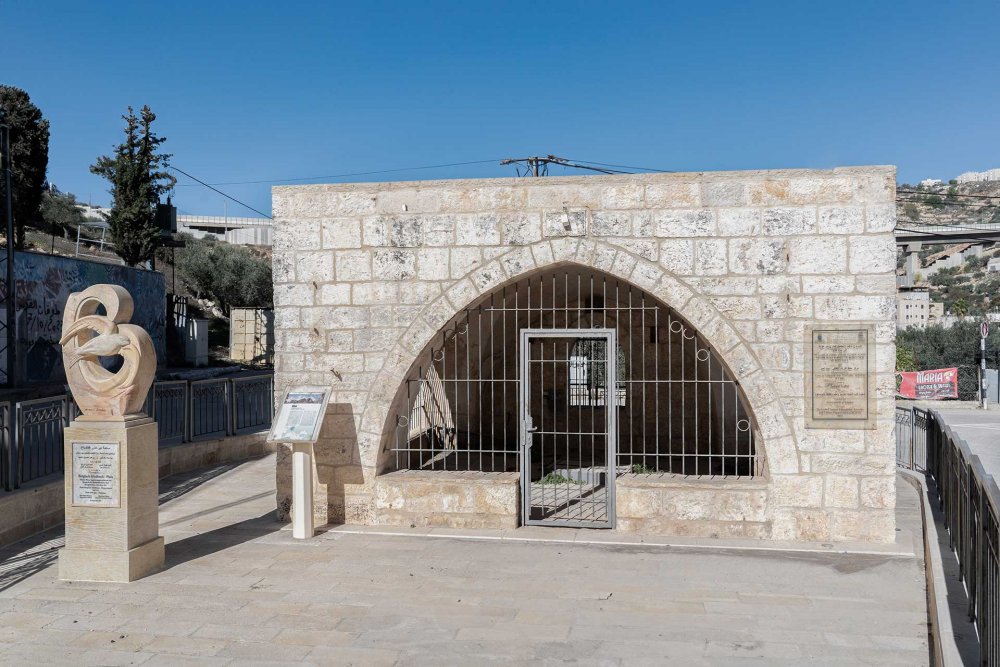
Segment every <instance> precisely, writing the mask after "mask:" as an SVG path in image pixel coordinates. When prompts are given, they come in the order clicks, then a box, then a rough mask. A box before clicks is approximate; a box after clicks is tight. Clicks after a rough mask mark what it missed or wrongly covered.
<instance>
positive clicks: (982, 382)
mask: <svg viewBox="0 0 1000 667" xmlns="http://www.w3.org/2000/svg"><path fill="white" fill-rule="evenodd" d="M979 397H980V400H981V402H982V408H983V410H985V409H986V336H980V338H979Z"/></svg>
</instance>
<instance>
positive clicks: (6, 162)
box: [0, 125, 17, 387]
mask: <svg viewBox="0 0 1000 667" xmlns="http://www.w3.org/2000/svg"><path fill="white" fill-rule="evenodd" d="M0 169H2V170H3V193H4V197H3V199H4V204H3V210H4V219H5V221H6V223H7V224H6V231H7V271H6V275H5V276H4V294H3V297H4V299H5V300H6V306H7V308H6V318H7V322H6V327H4V329H5V330H4V333H5V334H6V337H7V339H6V341H2V342H4V343H5V344H6V349H5V352H6V353H7V354H6V356H7V358H6V362H7V367H6V369H5V370H6V373H5V374H6V376H7V377H6V378H4V379H5V380H6V382H5V384H6V385H7V386H8V387H13V386H14V385H15V384H16V381H15V377H16V369H15V367H14V365H15V362H16V360H17V359H16V355H17V302H16V299H17V291H16V290H15V289H14V193H13V190H12V189H11V176H10V172H11V166H10V128H9V127H8V126H6V125H0Z"/></svg>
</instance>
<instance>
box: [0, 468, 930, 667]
mask: <svg viewBox="0 0 1000 667" xmlns="http://www.w3.org/2000/svg"><path fill="white" fill-rule="evenodd" d="M204 477H205V481H203V482H202V483H200V484H197V485H193V484H186V485H185V487H184V492H183V493H180V494H177V493H173V494H170V495H168V496H167V497H169V500H167V501H166V502H164V504H163V505H161V525H162V526H163V528H162V533H163V535H164V537H165V538H166V541H167V567H166V569H165V570H164V571H162V572H160V573H157V574H154V575H152V576H150V577H148V578H146V579H143V580H141V581H138V582H134V583H132V584H94V583H70V582H61V581H59V580H58V579H57V568H56V564H55V559H54V555H55V553H56V550H57V549H58V547H59V546H60V535H59V533H58V532H57V531H52V532H50V533H48V534H46V535H42V536H39V537H36V538H34V539H33V540H31V541H28V542H23V543H21V544H19V545H13V546H12V547H10V548H8V549H6V550H4V551H2V552H0V664H40V665H47V664H53V665H58V664H67V665H70V664H71V665H74V666H75V667H76V666H79V665H106V664H142V665H187V664H191V665H200V664H212V665H227V664H231V665H247V664H252V665H264V664H275V665H281V664H288V665H291V664H296V665H302V664H316V665H328V664H359V665H360V664H364V665H379V664H385V665H411V664H412V665H423V664H426V665H451V664H463V665H465V664H484V663H507V664H511V663H526V662H538V663H543V664H558V663H563V662H577V663H581V664H599V665H623V664H630V665H631V664H664V663H667V662H674V663H676V664H685V665H700V664H706V665H729V664H762V665H763V664H766V665H782V664H787V665H793V664H794V665H801V664H803V663H805V662H809V663H810V664H812V663H816V664H831V665H832V664H906V665H922V664H927V663H928V650H927V647H928V644H927V611H926V591H925V588H924V572H923V559H922V554H920V553H917V552H915V550H914V538H915V536H918V535H919V534H920V527H919V505H918V504H917V503H918V500H917V496H916V491H915V490H914V489H913V488H912V487H911V486H910V485H908V484H905V483H903V484H901V485H899V486H898V493H899V499H900V502H899V508H898V510H897V515H898V519H899V524H900V531H899V535H900V537H899V539H898V540H897V541H896V543H895V544H893V545H887V546H885V547H878V546H875V547H872V546H870V545H869V546H865V545H857V546H858V548H857V549H856V550H855V551H853V552H852V551H851V549H850V548H849V547H850V545H848V546H845V545H826V546H824V545H814V544H796V543H791V544H780V545H774V544H767V543H761V542H757V541H738V542H732V541H721V540H719V541H713V540H700V541H699V540H673V541H672V540H670V539H649V540H645V539H634V538H631V536H630V538H629V539H626V538H625V536H621V537H622V539H616V535H615V534H614V533H610V532H607V531H605V532H601V533H597V532H594V531H587V530H583V529H553V530H534V529H532V530H524V531H521V530H514V531H495V532H490V531H469V532H468V533H467V534H462V533H461V531H458V532H452V531H444V530H439V529H435V530H432V531H426V530H425V531H407V530H405V529H403V530H395V529H388V528H385V527H382V528H381V529H378V530H373V529H365V528H359V527H336V528H332V529H330V530H327V531H325V532H323V533H321V534H320V535H318V536H317V537H316V538H315V539H312V540H307V541H299V540H294V539H293V538H292V537H291V531H290V529H288V527H287V526H286V525H284V524H279V523H277V522H275V521H274V520H273V502H274V460H273V457H268V458H265V459H261V460H258V461H252V462H248V463H244V464H242V465H238V466H229V467H227V468H226V469H225V470H222V471H220V472H219V473H218V474H214V475H205V476H204ZM181 482H183V479H181V480H174V481H173V482H171V480H165V484H166V485H167V486H168V487H169V486H170V485H171V484H172V483H173V484H179V483H181ZM168 491H169V490H168ZM914 508H917V509H916V511H914Z"/></svg>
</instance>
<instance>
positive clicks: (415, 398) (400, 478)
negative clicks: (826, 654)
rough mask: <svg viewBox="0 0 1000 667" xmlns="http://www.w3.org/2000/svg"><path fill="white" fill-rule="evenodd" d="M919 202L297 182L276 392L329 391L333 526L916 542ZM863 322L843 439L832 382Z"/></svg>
mask: <svg viewBox="0 0 1000 667" xmlns="http://www.w3.org/2000/svg"><path fill="white" fill-rule="evenodd" d="M894 195H895V173H894V170H893V169H892V168H890V167H859V168H843V169H834V170H828V171H812V170H789V171H748V172H719V173H690V174H650V175H620V176H584V177H565V178H561V177H560V178H557V177H552V178H535V179H523V178H522V179H489V180H453V181H423V182H406V183H362V184H357V183H355V184H338V185H308V186H292V187H276V188H274V191H273V210H274V217H275V225H274V280H275V324H276V328H277V332H276V338H277V340H276V368H277V384H278V387H279V388H284V387H287V386H290V385H295V384H312V385H323V386H330V387H331V388H332V399H331V403H330V408H329V410H328V413H327V416H326V419H325V421H324V425H323V430H322V435H321V439H320V441H319V443H318V444H317V446H316V480H315V481H316V488H317V489H318V495H317V498H318V499H317V502H316V506H315V507H314V508H313V510H314V514H315V516H316V521H317V522H318V523H319V524H322V523H325V522H328V521H329V522H342V521H345V522H347V523H360V524H385V525H405V526H410V525H417V526H431V525H443V526H461V527H515V526H518V525H523V524H526V523H528V524H534V523H541V524H546V525H573V526H594V527H614V528H616V529H618V530H622V531H641V532H649V533H660V534H672V535H694V536H719V537H755V538H768V539H804V540H867V541H883V542H884V541H891V540H893V539H894V518H893V506H894V503H895V492H894V436H893V428H894V415H893V394H894V389H895V385H894V376H893V371H894V362H895V349H894V340H895V331H896V300H895V294H896V293H895V276H894V272H895V243H894V238H893V228H894V225H895V205H894ZM844 325H851V326H852V327H854V329H853V330H852V332H851V333H850V334H849V335H850V336H854V335H855V334H857V336H858V339H857V340H858V341H860V342H859V345H860V346H861V347H859V348H858V349H859V350H860V351H861V352H860V353H859V356H858V357H857V358H858V359H862V362H860V363H863V364H864V366H863V367H864V372H863V373H862V375H861V376H860V377H854V376H851V378H853V379H851V378H848V379H847V380H844V381H843V382H841V385H837V383H836V382H830V381H829V380H830V378H829V377H828V375H829V373H828V374H827V375H826V376H823V377H824V378H825V379H824V380H823V382H824V384H823V386H824V387H826V388H829V387H836V386H841V387H843V386H850V387H855V388H856V390H857V392H861V399H860V407H861V409H862V411H863V419H864V421H863V423H859V422H856V421H855V422H848V421H844V422H842V423H843V426H846V428H845V427H841V426H840V424H841V422H837V421H836V414H833V417H834V419H833V420H832V421H830V420H828V421H826V422H822V423H820V422H816V421H814V418H815V416H816V414H819V413H818V412H817V411H818V410H819V409H820V408H817V407H816V406H817V405H819V403H818V401H819V399H818V398H816V400H813V399H814V397H816V396H819V393H817V391H818V390H813V391H811V393H810V391H807V389H809V388H812V387H814V386H819V385H818V384H817V383H818V382H819V381H818V380H817V379H816V378H815V377H813V373H812V372H811V368H812V366H811V364H813V363H818V362H816V360H817V359H820V357H819V356H814V352H815V350H816V349H819V348H818V347H817V345H820V344H822V342H823V341H824V340H827V339H825V338H824V336H826V335H827V334H826V333H822V332H827V331H828V330H838V327H839V328H844ZM817 331H818V332H821V333H820V334H819V335H818V336H817V335H816V333H815V332H817ZM866 332H870V335H869V334H868V333H866ZM845 335H847V334H845ZM816 341H820V343H816ZM866 341H867V343H866ZM866 344H867V345H868V346H869V347H867V348H866V347H865V345H866ZM866 350H870V354H869V353H868V352H867V351H866ZM821 370H822V369H821ZM826 371H829V369H826ZM818 373H819V371H818V370H817V371H816V377H819V375H818ZM845 377H846V376H845ZM845 382H846V383H848V384H844V383H845ZM851 383H853V384H851ZM823 391H826V389H824V390H823ZM838 391H839V390H838ZM853 391H855V390H854V389H851V390H850V391H847V392H846V393H847V394H850V393H851V392H853ZM854 398H857V397H853V398H852V397H847V398H845V399H844V400H845V401H848V403H849V402H850V401H851V400H854ZM825 400H827V399H824V401H825ZM837 400H840V399H837ZM866 401H867V402H866ZM834 402H835V403H836V402H837V401H834ZM855 404H857V401H855ZM824 405H826V403H824ZM845 405H846V403H845ZM855 407H856V406H855ZM824 409H825V408H824ZM852 409H854V408H852ZM810 411H813V412H810ZM807 413H808V414H807ZM845 414H846V413H845ZM830 416H831V415H827V417H830ZM817 425H818V426H823V427H824V428H811V427H812V426H817ZM290 474H291V473H290V456H289V455H288V452H287V450H279V457H278V464H277V481H278V493H277V505H278V513H279V515H281V516H287V513H288V512H289V508H290V487H291V484H290Z"/></svg>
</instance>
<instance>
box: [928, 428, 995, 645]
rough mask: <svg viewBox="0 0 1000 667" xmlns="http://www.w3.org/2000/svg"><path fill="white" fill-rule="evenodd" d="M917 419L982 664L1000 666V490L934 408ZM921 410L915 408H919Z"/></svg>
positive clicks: (980, 462) (929, 474) (963, 441)
mask: <svg viewBox="0 0 1000 667" xmlns="http://www.w3.org/2000/svg"><path fill="white" fill-rule="evenodd" d="M921 412H923V413H924V417H925V419H924V421H923V423H922V424H921V423H920V422H914V427H915V428H914V430H915V431H923V434H924V437H925V442H926V445H927V446H926V450H925V451H926V471H927V475H928V476H929V477H931V478H933V480H934V482H935V485H933V486H931V490H932V491H933V490H935V489H936V493H937V496H938V502H939V504H940V506H941V509H942V512H943V515H944V524H945V527H946V528H947V530H948V535H949V546H950V547H951V548H952V550H953V551H954V552H955V556H956V558H957V560H958V563H959V574H960V576H961V578H962V581H963V583H964V584H965V589H966V592H967V593H968V598H969V606H968V615H969V619H970V620H971V621H972V622H973V623H975V626H976V630H977V631H978V634H979V643H980V651H981V654H980V655H981V664H983V665H997V664H1000V537H998V533H1000V489H998V488H997V484H996V482H995V481H994V479H993V476H992V475H990V474H989V473H987V472H986V470H985V468H984V467H983V464H982V461H981V460H980V459H979V457H978V456H976V455H974V454H973V453H972V450H971V449H970V448H969V445H968V443H967V442H966V441H965V440H964V439H963V438H962V437H960V436H959V435H958V434H957V433H955V432H954V431H953V430H952V429H951V428H950V427H949V426H948V425H947V424H945V423H944V421H943V420H942V419H941V416H940V415H939V414H938V413H936V412H934V411H929V410H928V411H921ZM914 414H916V410H914Z"/></svg>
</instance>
